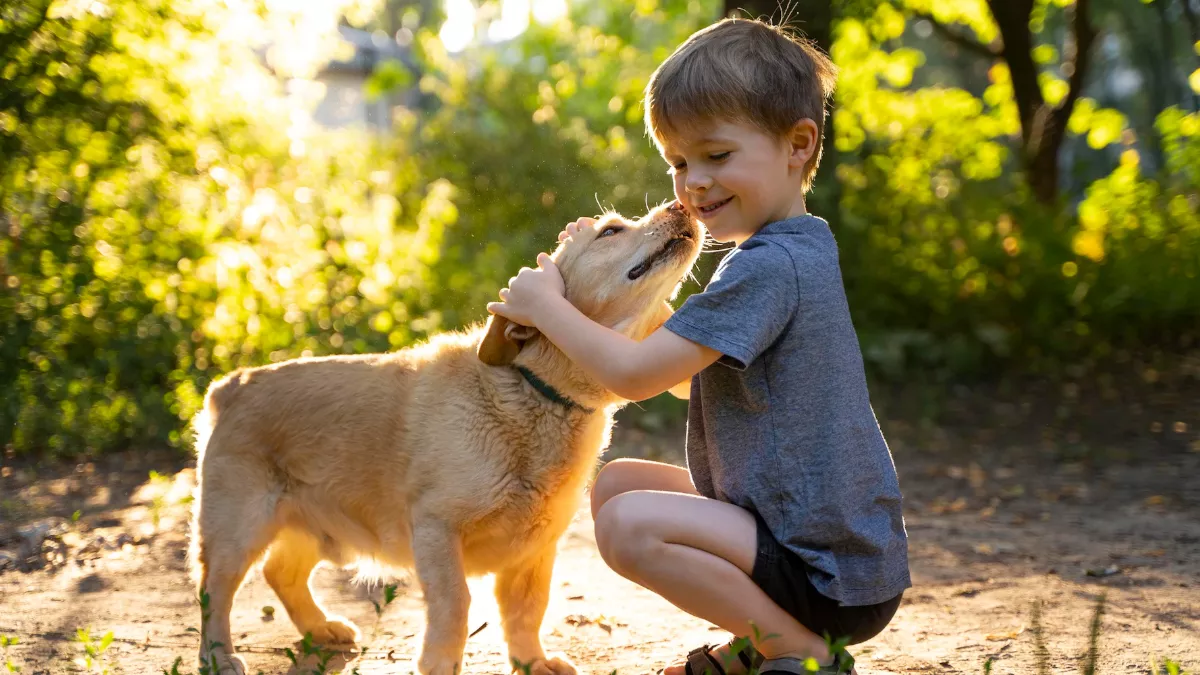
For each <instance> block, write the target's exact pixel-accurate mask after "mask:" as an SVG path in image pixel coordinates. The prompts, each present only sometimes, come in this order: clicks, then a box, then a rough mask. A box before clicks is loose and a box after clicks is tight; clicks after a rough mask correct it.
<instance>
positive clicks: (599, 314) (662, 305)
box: [479, 202, 704, 365]
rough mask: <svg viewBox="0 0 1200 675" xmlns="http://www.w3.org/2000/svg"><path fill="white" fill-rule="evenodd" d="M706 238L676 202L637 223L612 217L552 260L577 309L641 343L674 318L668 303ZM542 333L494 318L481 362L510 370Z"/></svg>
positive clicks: (584, 232)
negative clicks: (526, 344)
mask: <svg viewBox="0 0 1200 675" xmlns="http://www.w3.org/2000/svg"><path fill="white" fill-rule="evenodd" d="M703 239H704V232H703V230H702V229H701V225H700V224H699V223H697V222H696V221H694V220H692V218H691V217H689V216H688V214H687V212H686V211H685V210H684V209H683V208H682V207H680V206H679V204H678V203H677V202H672V203H671V204H667V205H665V206H660V207H658V208H656V209H654V210H652V211H651V212H650V213H648V214H646V215H645V216H643V217H641V218H639V219H638V220H636V221H635V220H629V219H627V218H623V217H621V216H620V215H618V214H615V213H610V214H607V215H605V216H604V217H603V218H601V219H600V220H598V221H596V223H595V225H593V226H592V227H590V228H585V229H583V230H581V231H580V232H579V233H578V234H576V235H575V236H573V237H570V238H569V239H567V240H566V241H564V242H562V243H561V244H559V246H558V249H557V250H555V251H554V253H553V254H552V255H551V256H550V257H551V259H553V260H554V263H555V265H557V266H558V269H559V272H561V273H562V277H563V281H564V282H565V285H566V289H567V300H569V301H570V302H571V304H573V305H575V307H577V308H578V309H579V311H581V312H583V313H584V314H585V315H586V316H588V317H589V318H590V319H592V320H593V321H595V322H597V323H599V324H601V325H604V326H608V327H609V328H612V329H614V330H616V331H618V332H621V333H623V334H625V335H628V336H629V337H631V338H633V339H635V340H641V339H643V338H645V337H646V336H647V335H649V334H650V333H651V332H653V331H654V330H655V329H656V328H658V326H660V325H661V324H662V322H663V321H665V320H666V319H667V317H668V316H670V313H671V308H670V306H669V305H667V304H666V301H667V300H668V299H670V298H672V297H674V295H675V293H677V292H678V290H679V286H680V282H681V281H682V279H683V276H684V274H686V273H687V271H688V270H689V269H691V268H692V265H693V264H694V263H695V262H696V257H697V256H699V255H700V244H701V242H702V241H703ZM536 333H537V331H536V330H534V329H531V328H526V327H525V326H517V325H515V324H512V323H511V322H509V321H508V320H507V319H504V318H503V317H499V316H492V317H491V318H490V319H489V320H488V331H487V335H486V336H485V337H484V339H483V341H482V342H481V343H480V345H479V358H480V359H482V360H483V362H484V363H487V364H490V365H507V364H509V363H511V362H512V360H513V359H514V358H516V356H517V353H518V352H520V349H521V345H522V344H523V342H524V341H525V340H527V339H529V338H530V337H532V336H533V335H536Z"/></svg>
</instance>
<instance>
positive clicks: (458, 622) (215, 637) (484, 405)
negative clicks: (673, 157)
mask: <svg viewBox="0 0 1200 675" xmlns="http://www.w3.org/2000/svg"><path fill="white" fill-rule="evenodd" d="M701 239H702V231H701V229H700V226H699V225H698V224H696V223H695V222H693V221H692V220H691V219H689V218H688V216H687V215H686V213H685V212H684V211H683V210H681V209H679V208H678V207H677V206H676V205H674V204H672V205H669V206H663V207H659V208H657V209H655V210H653V211H651V212H650V213H649V214H648V215H646V216H645V217H643V218H641V219H640V220H638V221H637V222H631V221H628V220H625V219H623V218H621V217H620V216H617V215H615V214H610V215H608V216H605V217H604V218H602V219H601V220H600V221H599V222H598V223H596V225H595V227H594V228H593V229H591V230H584V231H583V232H581V233H579V234H578V235H576V236H575V237H572V238H571V239H569V240H567V241H566V242H564V243H563V244H562V245H560V246H559V247H558V249H557V250H556V251H555V252H554V255H553V258H554V260H555V262H556V263H557V265H558V267H559V269H560V270H561V271H562V275H563V279H564V280H565V282H566V289H567V290H566V292H567V298H568V299H569V300H570V301H571V302H572V303H573V304H574V305H575V306H576V307H578V308H579V309H580V310H581V311H583V312H584V313H585V314H587V315H588V316H589V317H591V318H592V319H594V320H596V321H598V322H599V323H601V324H604V325H606V326H610V327H613V328H615V329H616V330H619V331H621V332H623V333H624V334H625V335H628V336H630V337H633V338H635V339H639V340H640V339H643V338H644V337H646V336H647V335H649V333H650V332H652V331H653V330H654V329H655V328H657V327H658V326H660V325H661V324H662V322H663V321H665V320H666V319H667V317H668V316H669V315H670V312H671V308H670V306H669V305H667V304H666V302H665V301H666V300H667V299H668V298H669V297H671V296H672V295H673V293H674V292H675V291H676V290H677V289H678V286H679V282H680V280H681V278H682V277H683V275H684V274H685V273H686V272H687V271H688V269H690V268H691V266H692V264H693V263H694V262H695V260H696V257H697V255H698V254H699V251H700V243H701ZM506 333H508V335H507V336H506ZM622 403H624V401H622V400H621V399H618V398H617V397H616V396H614V395H613V394H612V393H610V392H608V391H607V390H605V389H603V388H602V387H601V386H600V385H599V384H597V383H596V382H594V381H592V380H591V379H590V378H589V377H588V376H587V375H585V374H584V372H583V371H581V370H580V369H579V368H578V367H576V366H575V365H574V364H573V363H572V362H570V361H569V360H568V359H567V358H566V357H565V356H564V355H563V354H562V352H560V351H559V350H558V349H557V348H556V347H555V346H554V345H553V344H551V343H550V341H549V340H546V339H545V338H543V337H541V336H540V335H538V334H537V333H536V331H533V330H532V329H528V328H525V327H521V326H515V325H513V324H510V323H509V322H508V321H507V320H505V319H502V318H500V317H492V319H491V320H490V321H489V322H488V325H487V327H486V328H484V327H477V328H475V329H473V330H470V331H469V332H466V333H450V334H444V335H439V336H437V337H435V338H433V339H432V340H430V341H429V342H428V343H426V344H422V345H418V346H415V347H411V348H409V349H404V350H401V351H399V352H394V353H389V354H369V355H362V356H334V357H327V358H307V359H296V360H293V361H287V362H284V363H278V364H275V365H271V366H265V367H262V368H249V369H241V370H238V371H235V372H234V373H232V374H230V375H229V376H227V377H225V378H223V379H221V380H219V381H218V382H215V383H214V384H213V385H212V386H211V387H209V389H208V393H207V394H206V396H205V401H204V410H203V411H202V412H201V413H200V415H198V416H197V419H196V422H195V428H196V430H197V446H198V447H197V449H198V453H199V459H198V478H199V487H198V488H197V495H196V497H197V498H196V500H195V503H194V511H193V522H192V537H191V539H192V541H191V544H192V558H193V561H194V571H195V573H196V576H197V582H198V584H199V589H200V591H201V595H202V597H206V598H207V607H206V609H205V612H204V617H203V623H202V625H203V630H202V632H201V656H200V658H201V661H202V662H208V660H209V659H211V660H212V661H213V663H212V664H211V665H212V666H214V667H215V668H219V670H220V672H222V673H224V672H235V673H239V674H241V673H243V672H244V671H245V665H244V663H243V662H242V661H241V659H239V658H237V657H236V656H234V655H233V654H234V651H235V650H234V647H233V638H232V636H231V635H230V626H229V612H230V610H231V608H232V606H233V598H234V594H235V593H236V592H237V589H238V586H239V585H241V583H242V579H243V578H244V577H245V575H246V573H247V571H248V570H249V569H250V567H251V565H253V564H254V563H255V561H256V560H258V559H259V558H260V557H261V556H262V555H263V553H264V552H265V553H267V561H266V564H265V566H264V568H263V574H264V576H265V577H266V579H267V583H269V584H270V585H271V588H272V589H274V591H275V593H276V594H277V595H278V596H279V599H280V600H281V601H282V602H283V605H284V607H285V608H287V612H288V616H290V617H291V619H292V622H293V623H294V624H295V625H296V628H297V629H299V631H300V632H301V633H311V634H312V636H313V638H314V640H315V641H317V642H319V643H343V642H352V641H355V640H356V639H357V638H358V637H359V634H358V631H357V629H356V628H355V627H354V626H353V625H351V624H350V623H349V622H348V621H346V620H345V619H342V618H339V617H335V616H331V615H329V614H327V613H326V612H325V610H324V609H322V608H321V606H320V605H319V604H318V603H317V601H316V600H315V599H314V598H313V596H312V592H311V591H310V589H309V586H308V582H309V577H310V576H311V574H312V571H313V569H314V568H315V567H316V566H317V564H318V563H320V562H322V561H329V562H331V563H334V564H337V565H351V564H353V563H355V562H356V561H370V562H372V563H377V564H381V565H384V566H391V567H412V568H415V571H416V576H417V579H418V580H419V582H420V584H421V589H422V591H423V592H424V597H425V601H426V618H427V623H426V630H425V638H424V644H423V646H422V650H421V654H420V658H419V660H418V669H419V670H420V672H421V673H423V674H424V675H453V674H454V673H456V672H459V671H460V670H461V662H462V654H463V647H464V645H465V643H466V639H467V608H468V604H469V603H470V596H469V594H468V591H467V583H466V576H467V575H480V574H486V573H490V572H494V573H495V574H496V600H497V602H498V605H499V608H500V614H501V616H502V624H503V630H504V637H505V640H506V642H507V644H508V651H509V657H510V659H517V660H519V661H521V662H522V663H532V664H533V672H534V673H556V674H563V673H574V672H575V669H574V668H573V667H572V666H571V665H570V664H568V663H566V662H564V661H562V660H560V659H547V657H546V655H545V652H544V651H543V650H542V645H541V641H540V639H539V637H538V630H539V629H540V627H541V622H542V615H543V613H544V612H545V610H546V603H547V600H548V596H549V592H550V573H551V568H552V566H553V563H554V555H555V547H556V544H557V542H558V539H559V537H560V536H561V535H562V533H563V531H564V530H565V529H566V527H567V524H568V523H569V522H570V520H571V517H572V516H573V515H574V513H575V510H576V507H577V506H578V503H579V500H580V498H581V496H582V492H583V488H584V485H585V482H586V481H587V479H588V477H589V475H590V474H591V472H592V470H593V468H594V466H595V462H596V459H597V455H598V454H599V452H600V451H601V450H602V449H603V448H604V447H605V446H606V445H607V444H608V439H609V430H610V429H611V427H612V414H613V412H615V410H616V409H617V408H618V407H619V406H620V405H621V404H622Z"/></svg>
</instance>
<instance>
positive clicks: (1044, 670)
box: [1029, 600, 1050, 675]
mask: <svg viewBox="0 0 1200 675" xmlns="http://www.w3.org/2000/svg"><path fill="white" fill-rule="evenodd" d="M1029 624H1030V629H1029V630H1030V632H1032V633H1033V657H1034V659H1035V660H1036V661H1037V672H1038V675H1050V650H1049V649H1046V635H1045V632H1044V631H1043V630H1042V602H1041V601H1040V600H1035V601H1034V602H1033V608H1032V609H1031V610H1030V616H1029Z"/></svg>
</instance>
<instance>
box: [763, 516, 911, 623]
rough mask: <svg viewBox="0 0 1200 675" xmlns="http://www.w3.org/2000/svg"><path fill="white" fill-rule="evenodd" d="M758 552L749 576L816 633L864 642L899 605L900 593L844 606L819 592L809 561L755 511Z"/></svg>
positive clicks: (889, 619)
mask: <svg viewBox="0 0 1200 675" xmlns="http://www.w3.org/2000/svg"><path fill="white" fill-rule="evenodd" d="M754 519H755V520H756V521H758V552H757V554H756V555H755V558H754V571H753V572H752V573H751V575H750V578H751V579H753V580H754V583H756V584H758V587H759V588H761V589H763V591H765V592H766V594H767V597H769V598H771V600H773V601H774V602H775V604H777V605H779V606H780V607H782V608H783V610H784V611H785V612H787V613H788V614H791V615H792V616H793V617H795V619H796V620H797V621H799V622H800V623H801V624H803V626H804V627H805V628H807V629H809V630H811V631H812V632H814V633H816V634H817V635H822V636H823V635H824V634H825V633H827V632H828V633H829V635H830V636H831V637H832V638H833V639H835V640H836V639H839V638H843V637H849V638H850V643H849V644H852V645H853V644H858V643H860V642H866V641H867V640H870V639H871V638H873V637H875V636H876V635H878V634H879V633H880V632H881V631H882V630H883V629H884V628H885V627H887V625H888V622H889V621H891V620H892V617H893V616H895V614H896V609H897V608H899V607H900V598H901V597H903V596H904V593H903V592H901V593H900V595H897V596H896V597H894V598H892V599H891V600H885V601H883V602H881V603H879V604H877V605H862V606H858V607H844V606H840V605H838V602H837V600H832V599H830V598H827V597H825V596H824V595H821V592H820V591H818V590H817V589H816V588H814V587H813V585H812V582H811V581H809V579H808V568H809V566H808V563H806V562H804V561H803V560H801V559H800V556H798V555H796V554H795V553H793V552H792V551H791V550H790V549H788V548H787V547H785V546H784V545H783V544H780V543H779V542H778V541H777V540H776V539H775V536H774V535H772V534H771V530H769V529H767V524H766V523H765V522H763V519H762V517H761V516H759V515H758V514H754Z"/></svg>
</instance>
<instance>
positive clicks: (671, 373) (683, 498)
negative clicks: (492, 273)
mask: <svg viewBox="0 0 1200 675" xmlns="http://www.w3.org/2000/svg"><path fill="white" fill-rule="evenodd" d="M834 79H835V69H834V66H833V64H832V63H830V61H829V60H828V58H826V57H825V56H824V55H823V54H822V53H820V52H819V51H818V50H816V49H815V48H814V47H812V46H811V45H809V44H808V43H807V42H804V41H802V40H799V39H796V38H793V37H790V36H789V35H787V34H785V33H784V32H783V31H782V30H780V29H779V28H777V27H774V26H770V25H768V24H765V23H762V22H757V21H747V20H741V19H726V20H724V21H721V22H719V23H717V24H714V25H713V26H710V27H708V28H706V29H704V30H701V31H699V32H697V33H695V34H694V35H692V36H691V37H690V38H689V39H688V40H687V42H685V43H684V44H683V45H682V46H680V47H679V49H678V50H676V51H675V53H674V54H672V55H671V56H670V57H669V58H668V59H667V60H666V61H664V62H663V64H662V65H661V66H660V67H659V68H658V70H657V71H655V73H654V75H653V76H652V78H651V80H650V82H649V84H648V85H647V87H646V101H645V104H646V124H647V128H648V129H649V131H650V132H651V133H652V134H653V136H654V139H655V141H656V144H657V145H658V148H659V150H660V152H661V154H662V156H663V158H664V159H666V161H667V162H668V164H670V166H671V170H670V173H671V174H673V176H674V189H675V196H676V198H677V199H678V201H679V203H680V204H681V205H682V206H683V207H684V208H685V209H686V210H687V212H688V213H689V214H690V215H691V216H692V217H693V218H695V219H697V220H698V221H700V222H701V223H703V224H704V225H705V226H706V227H707V229H708V231H709V233H710V234H711V236H712V237H713V239H715V240H717V241H721V242H733V243H734V244H736V245H737V248H735V249H733V250H732V251H731V252H730V253H729V254H728V255H726V256H725V258H724V259H723V260H722V261H721V264H720V267H719V268H718V269H717V271H716V273H715V274H714V275H713V277H712V279H711V281H710V282H709V284H708V286H707V287H706V288H705V289H704V291H703V292H701V293H698V294H696V295H693V296H691V297H690V298H688V299H687V301H686V302H685V303H684V304H683V306H682V307H680V308H679V310H678V311H677V312H676V313H675V314H674V316H672V317H671V318H670V319H669V320H668V321H667V322H666V323H665V324H664V325H663V326H662V328H660V329H659V330H657V331H656V332H655V333H653V334H652V335H650V337H648V338H647V339H646V340H644V341H642V342H640V343H639V342H635V341H633V340H631V339H629V338H627V337H625V336H624V335H621V334H620V333H617V332H615V331H613V330H610V329H609V328H606V327H604V326H601V325H599V324H596V323H593V322H592V321H591V320H590V319H588V318H587V317H585V316H584V315H583V314H581V313H580V312H579V311H578V310H576V309H575V308H574V307H573V306H571V305H570V303H568V302H567V301H566V300H565V299H564V298H563V283H562V278H561V276H559V274H558V271H557V269H556V268H555V267H554V265H553V263H552V262H551V261H550V260H549V257H548V256H546V255H545V254H541V255H539V256H538V264H539V268H538V269H536V270H530V269H523V270H522V271H521V272H520V274H518V276H517V277H515V278H514V279H512V280H510V283H509V285H510V288H507V289H504V290H502V291H501V292H500V297H501V299H502V300H503V302H500V303H492V304H489V305H488V310H489V311H491V312H493V313H496V314H500V315H503V316H505V317H507V318H509V319H511V320H513V321H515V322H517V323H521V324H525V325H532V326H536V327H537V328H538V330H540V331H541V333H542V334H543V335H545V336H546V337H547V338H548V339H550V340H551V341H552V342H553V343H554V344H555V345H557V346H558V347H559V348H560V349H562V351H563V352H564V353H566V355H567V356H568V357H569V358H571V359H572V360H574V361H575V362H577V363H578V364H579V365H580V366H582V367H583V368H584V369H585V370H587V371H588V372H589V374H591V375H592V376H593V377H595V378H596V379H597V380H598V381H600V382H601V383H603V384H604V385H605V386H607V387H608V388H609V389H610V390H611V391H613V392H614V393H616V394H618V395H619V396H622V397H624V398H627V399H629V400H633V401H638V400H642V399H645V398H649V397H651V396H654V395H657V394H659V393H661V392H663V391H666V390H668V389H671V388H673V387H674V386H675V385H677V384H679V383H682V382H684V381H685V380H688V379H690V380H691V395H690V398H691V402H690V405H689V408H688V433H687V460H688V469H682V468H679V467H675V466H671V465H667V464H661V463H657V462H645V461H637V460H617V461H613V462H610V463H609V464H607V465H606V466H605V467H604V468H603V470H601V472H600V474H599V475H598V476H597V478H596V482H595V484H594V486H593V488H592V512H593V515H594V517H595V523H596V543H597V545H598V546H599V548H600V552H601V554H602V556H603V557H604V560H605V561H606V562H607V563H608V564H609V565H610V566H611V567H612V568H613V569H614V570H615V571H617V572H618V573H619V574H621V575H623V576H625V577H627V578H629V579H631V580H633V581H635V582H637V583H639V584H641V585H642V586H645V587H646V588H649V589H650V590H652V591H654V592H656V593H658V594H660V595H662V596H663V597H664V598H666V599H667V600H669V601H670V602H672V603H673V604H675V605H676V606H678V607H679V608H681V609H683V610H684V611H686V612H689V613H691V614H693V615H696V616H699V617H701V618H704V619H707V620H709V621H712V622H713V623H715V624H717V625H718V626H720V627H722V628H724V629H726V630H728V631H730V632H732V633H733V634H734V635H735V636H754V642H755V644H754V646H755V647H756V649H757V654H754V653H753V652H750V653H747V652H744V651H741V650H739V649H737V648H736V643H735V642H731V643H730V644H728V645H725V646H723V647H720V648H718V649H712V650H710V649H709V647H708V646H707V645H706V646H704V647H701V648H699V649H696V650H693V651H692V652H691V653H690V654H689V655H688V657H687V662H686V663H685V664H680V665H677V666H675V667H672V668H668V669H667V670H666V673H667V675H677V674H684V675H703V674H704V673H705V672H711V673H713V674H714V675H720V674H721V673H728V674H729V675H734V674H735V673H741V672H744V671H745V670H746V669H748V668H751V667H758V668H760V672H762V673H768V672H776V673H792V672H796V673H799V672H808V671H807V670H806V669H805V668H804V664H805V663H806V660H807V659H809V658H811V659H815V660H816V661H817V662H818V663H819V664H821V670H820V671H818V672H843V671H845V670H848V669H849V668H850V667H851V666H852V663H853V660H852V659H850V658H849V657H848V656H846V655H845V654H844V653H841V652H839V653H831V650H830V649H829V648H828V646H827V644H826V642H825V640H824V639H823V637H822V636H823V635H824V634H825V633H828V634H830V635H831V636H832V637H833V638H834V639H838V638H842V637H845V638H849V643H850V644H854V643H857V642H862V641H864V640H867V639H869V638H871V637H872V636H874V635H876V634H878V633H879V632H880V631H881V630H883V628H884V627H885V626H886V625H887V623H888V622H889V621H890V620H891V618H892V616H893V615H894V614H895V612H896V608H897V607H898V606H899V604H900V598H901V596H902V594H903V591H904V589H905V588H908V587H909V586H911V583H910V580H909V573H908V557H907V539H906V534H905V530H904V521H903V518H902V516H901V496H900V489H899V485H898V482H897V478H896V471H895V466H894V464H893V462H892V458H891V454H890V452H889V450H888V447H887V443H886V442H885V441H884V439H883V435H882V434H881V433H880V430H879V425H878V423H877V422H876V419H875V415H874V412H873V411H872V409H871V405H870V401H869V399H868V395H867V388H866V380H865V376H864V373H863V365H862V355H861V353H860V351H859V347H858V340H857V337H856V335H855V333H854V328H853V326H852V325H851V321H850V315H849V310H848V308H847V305H846V298H845V291H844V289H843V287H842V279H841V272H840V269H839V267H838V253H837V246H836V244H835V242H834V239H833V235H832V234H831V232H830V230H829V227H828V225H827V224H826V223H825V221H823V220H821V219H819V218H816V217H814V216H811V215H808V213H807V210H806V208H805V201H804V194H805V192H806V191H807V190H808V188H809V186H810V185H811V182H812V178H813V175H814V173H815V171H816V167H817V163H818V161H819V159H820V155H821V138H822V131H823V127H824V120H825V101H826V100H827V98H828V97H829V95H830V94H831V92H832V90H833V83H834ZM590 226H591V221H590V219H581V220H580V221H576V223H574V224H572V225H570V226H568V228H567V230H566V231H565V232H564V236H576V235H578V233H579V232H580V230H581V229H582V228H586V227H590ZM612 236H620V233H617V234H614V235H612ZM764 658H765V660H763V659H764Z"/></svg>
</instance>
